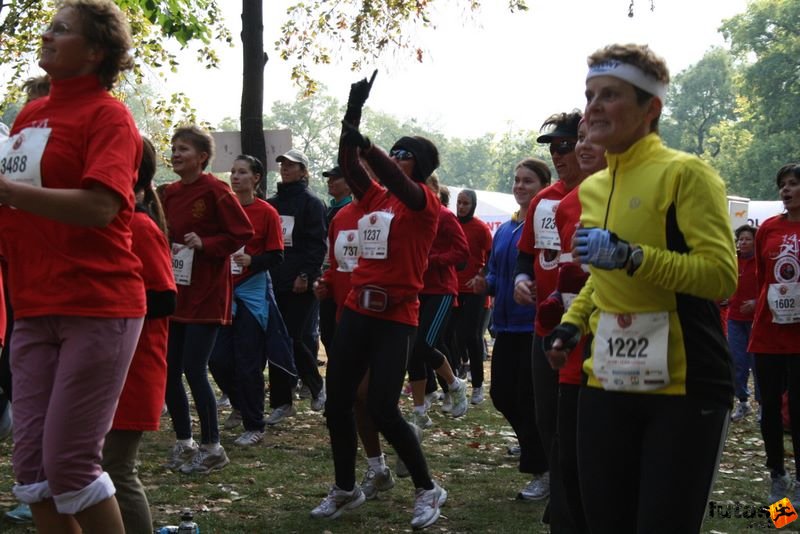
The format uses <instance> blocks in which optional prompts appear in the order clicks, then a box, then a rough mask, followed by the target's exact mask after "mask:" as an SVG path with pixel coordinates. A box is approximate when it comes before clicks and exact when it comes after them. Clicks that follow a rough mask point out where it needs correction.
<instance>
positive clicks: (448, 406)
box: [442, 393, 453, 413]
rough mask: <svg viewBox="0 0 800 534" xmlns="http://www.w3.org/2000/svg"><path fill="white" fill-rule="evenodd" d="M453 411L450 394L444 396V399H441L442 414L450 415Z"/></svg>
mask: <svg viewBox="0 0 800 534" xmlns="http://www.w3.org/2000/svg"><path fill="white" fill-rule="evenodd" d="M452 411H453V397H452V396H451V395H450V393H445V394H444V399H442V412H444V413H451V412H452Z"/></svg>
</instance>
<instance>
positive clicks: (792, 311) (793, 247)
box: [748, 163, 800, 503]
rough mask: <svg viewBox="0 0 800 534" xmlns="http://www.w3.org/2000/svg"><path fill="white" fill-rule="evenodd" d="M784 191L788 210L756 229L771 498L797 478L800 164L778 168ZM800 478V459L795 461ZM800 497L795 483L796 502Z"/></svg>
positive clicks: (759, 374) (758, 358)
mask: <svg viewBox="0 0 800 534" xmlns="http://www.w3.org/2000/svg"><path fill="white" fill-rule="evenodd" d="M776 183H777V186H778V191H779V193H780V196H781V200H782V201H783V206H784V208H785V209H786V213H784V214H782V215H777V216H775V217H771V218H769V219H767V220H766V221H764V222H763V223H762V224H761V226H760V227H759V228H758V232H756V253H755V256H756V279H757V282H758V300H757V301H756V314H755V319H754V320H753V330H752V332H751V333H750V345H749V346H748V350H749V351H750V352H752V353H753V354H754V355H755V364H756V380H758V386H759V387H760V388H761V409H762V415H761V436H762V437H763V439H764V449H765V450H766V452H767V467H768V468H769V469H770V475H771V479H772V480H771V486H770V494H769V500H768V501H767V502H771V503H772V502H776V501H778V500H780V499H782V498H784V497H786V496H787V495H788V492H789V488H790V486H791V480H792V479H791V478H790V476H789V474H788V473H786V470H785V468H784V466H783V455H784V453H783V424H782V421H781V397H782V395H783V392H784V391H785V390H786V389H788V390H789V415H790V417H791V420H792V422H796V421H800V164H797V163H790V164H788V165H784V166H783V167H781V168H780V170H779V171H778V175H777V177H776ZM792 445H793V448H794V457H795V458H800V425H798V424H792ZM795 479H797V480H800V463H798V462H796V463H795ZM798 497H800V484H798V483H797V481H795V493H794V495H793V497H792V500H794V501H796V500H797V498H798Z"/></svg>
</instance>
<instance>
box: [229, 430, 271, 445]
mask: <svg viewBox="0 0 800 534" xmlns="http://www.w3.org/2000/svg"><path fill="white" fill-rule="evenodd" d="M263 440H264V432H262V431H260V430H246V431H245V432H244V433H243V434H242V435H241V436H239V437H238V438H236V440H235V441H234V443H235V444H236V445H239V446H240V447H252V446H253V445H258V444H259V443H261V442H262V441H263Z"/></svg>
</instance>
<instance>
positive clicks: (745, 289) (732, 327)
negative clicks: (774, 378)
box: [726, 224, 761, 422]
mask: <svg viewBox="0 0 800 534" xmlns="http://www.w3.org/2000/svg"><path fill="white" fill-rule="evenodd" d="M734 234H735V235H736V249H737V259H738V266H739V283H738V284H737V285H736V292H735V293H734V294H733V295H732V296H731V298H730V299H728V306H727V308H726V309H727V313H728V333H727V334H728V346H730V348H731V357H732V358H733V365H734V375H733V378H734V396H735V397H736V398H737V399H738V400H739V402H738V403H737V404H736V408H734V410H733V413H732V414H731V421H733V422H736V421H741V420H742V419H744V418H745V417H746V416H747V414H749V413H750V412H751V411H753V409H752V408H751V407H750V402H749V397H750V390H749V388H748V387H747V383H748V381H749V380H750V369H752V368H753V366H754V363H753V353H752V352H749V351H748V350H747V345H748V343H750V331H751V330H752V328H753V316H754V315H755V310H756V299H757V298H758V282H757V280H756V258H755V254H754V251H755V238H756V229H755V228H753V227H752V226H750V225H747V224H745V225H744V226H740V227H739V228H737V229H736V230H735V232H734ZM756 402H758V403H761V391H760V390H759V388H758V381H756Z"/></svg>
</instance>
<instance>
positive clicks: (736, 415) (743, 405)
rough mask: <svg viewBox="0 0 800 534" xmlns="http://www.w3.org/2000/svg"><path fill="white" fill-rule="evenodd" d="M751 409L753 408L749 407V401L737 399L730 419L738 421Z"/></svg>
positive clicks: (748, 413)
mask: <svg viewBox="0 0 800 534" xmlns="http://www.w3.org/2000/svg"><path fill="white" fill-rule="evenodd" d="M752 411H753V409H752V408H751V407H750V403H749V402H747V401H744V402H742V401H739V402H737V403H736V408H734V409H733V413H732V414H731V421H733V422H734V423H736V422H739V421H741V420H742V419H744V418H745V417H747V416H748V415H750V413H751V412H752Z"/></svg>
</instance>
